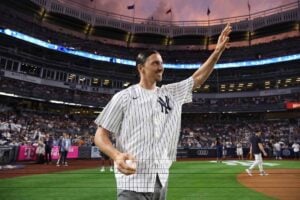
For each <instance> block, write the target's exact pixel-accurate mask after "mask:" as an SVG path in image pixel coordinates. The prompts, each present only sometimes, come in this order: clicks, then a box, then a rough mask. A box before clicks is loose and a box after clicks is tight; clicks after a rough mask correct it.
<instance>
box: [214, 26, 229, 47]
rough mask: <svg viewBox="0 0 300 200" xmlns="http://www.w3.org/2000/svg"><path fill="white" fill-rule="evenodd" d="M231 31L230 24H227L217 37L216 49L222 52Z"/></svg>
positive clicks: (226, 45)
mask: <svg viewBox="0 0 300 200" xmlns="http://www.w3.org/2000/svg"><path fill="white" fill-rule="evenodd" d="M231 31H232V27H231V26H230V24H227V25H226V27H225V28H224V29H223V31H222V33H221V34H220V36H219V38H218V43H217V46H216V51H219V52H223V51H224V50H225V48H228V47H229V43H228V42H229V34H230V33H231Z"/></svg>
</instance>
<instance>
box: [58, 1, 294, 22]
mask: <svg viewBox="0 0 300 200" xmlns="http://www.w3.org/2000/svg"><path fill="white" fill-rule="evenodd" d="M60 1H61V2H65V3H66V4H74V2H77V3H79V4H80V6H88V7H91V8H97V9H99V10H103V11H107V12H113V13H118V14H120V15H125V16H129V17H132V14H133V12H132V10H128V9H127V6H128V5H132V4H133V3H134V2H135V17H138V18H143V19H151V18H152V17H153V18H154V19H155V20H164V21H169V20H170V19H171V16H170V14H169V15H167V14H166V11H167V10H169V9H170V8H171V9H172V17H173V20H174V21H199V20H203V21H206V20H207V15H206V12H207V8H208V7H209V8H210V11H211V13H210V19H211V20H213V19H220V18H227V17H236V16H241V15H248V0H168V1H166V0H122V1H121V0H93V1H91V0H60ZM249 2H250V5H251V13H256V12H259V11H263V10H266V9H271V8H275V7H278V6H281V5H283V4H288V3H292V2H296V0H249Z"/></svg>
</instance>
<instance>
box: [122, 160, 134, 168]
mask: <svg viewBox="0 0 300 200" xmlns="http://www.w3.org/2000/svg"><path fill="white" fill-rule="evenodd" d="M125 163H126V164H127V165H128V166H130V167H131V168H133V169H136V162H135V161H133V160H125Z"/></svg>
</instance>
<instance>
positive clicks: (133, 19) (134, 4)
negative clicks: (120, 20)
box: [132, 1, 135, 23]
mask: <svg viewBox="0 0 300 200" xmlns="http://www.w3.org/2000/svg"><path fill="white" fill-rule="evenodd" d="M133 5H134V7H133V18H132V22H133V23H134V18H135V1H134V3H133Z"/></svg>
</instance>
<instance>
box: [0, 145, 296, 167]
mask: <svg viewBox="0 0 300 200" xmlns="http://www.w3.org/2000/svg"><path fill="white" fill-rule="evenodd" d="M35 150H36V147H35V146H32V145H22V146H1V147H0V165H1V164H8V163H12V162H16V161H34V160H36V153H35ZM266 151H267V152H268V155H269V157H270V158H273V150H270V149H266ZM243 152H244V157H246V156H247V155H248V152H249V148H243ZM51 154H52V158H53V159H54V160H56V159H57V158H58V155H59V151H58V147H57V146H54V147H53V148H52V151H51ZM223 155H224V157H225V158H236V157H237V156H236V148H225V149H224V150H223ZM281 155H282V157H283V158H293V157H294V151H293V149H292V148H286V149H283V150H282V152H281ZM216 157H217V153H216V149H215V148H187V147H183V148H178V149H177V158H207V159H211V158H216ZM68 158H70V159H96V158H101V152H100V151H99V149H98V148H97V147H94V146H93V147H78V146H72V147H71V148H70V150H69V153H68Z"/></svg>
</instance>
